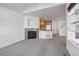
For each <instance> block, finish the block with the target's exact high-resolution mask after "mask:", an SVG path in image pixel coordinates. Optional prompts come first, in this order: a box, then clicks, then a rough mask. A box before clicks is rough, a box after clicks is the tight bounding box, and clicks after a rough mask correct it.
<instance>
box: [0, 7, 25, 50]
mask: <svg viewBox="0 0 79 59" xmlns="http://www.w3.org/2000/svg"><path fill="white" fill-rule="evenodd" d="M23 22H24V21H23V16H22V15H20V14H19V13H17V12H15V11H12V10H10V9H8V8H5V7H2V6H0V48H1V47H5V46H7V45H10V44H13V43H15V42H18V41H21V40H23V39H24V29H23Z"/></svg>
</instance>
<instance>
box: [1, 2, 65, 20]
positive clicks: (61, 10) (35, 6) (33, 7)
mask: <svg viewBox="0 0 79 59" xmlns="http://www.w3.org/2000/svg"><path fill="white" fill-rule="evenodd" d="M0 5H2V6H4V7H7V8H9V9H11V10H14V11H16V12H19V13H21V14H24V15H31V16H39V17H41V18H43V17H45V16H47V17H49V18H50V19H54V18H57V17H61V16H65V15H66V4H64V3H63V4H62V3H0Z"/></svg>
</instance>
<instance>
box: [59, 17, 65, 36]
mask: <svg viewBox="0 0 79 59" xmlns="http://www.w3.org/2000/svg"><path fill="white" fill-rule="evenodd" d="M58 29H59V35H60V36H66V17H61V18H59V19H58Z"/></svg>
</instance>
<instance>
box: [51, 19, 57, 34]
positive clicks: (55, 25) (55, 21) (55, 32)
mask: <svg viewBox="0 0 79 59" xmlns="http://www.w3.org/2000/svg"><path fill="white" fill-rule="evenodd" d="M52 30H53V34H58V20H56V19H53V20H52Z"/></svg>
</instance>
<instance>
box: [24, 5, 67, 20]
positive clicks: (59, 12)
mask: <svg viewBox="0 0 79 59" xmlns="http://www.w3.org/2000/svg"><path fill="white" fill-rule="evenodd" d="M25 15H30V16H39V17H41V18H44V17H45V16H47V17H48V18H49V19H50V20H51V19H56V18H58V17H63V16H66V4H62V5H58V6H54V7H49V8H44V9H41V10H37V11H34V12H29V13H26V14H25Z"/></svg>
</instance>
